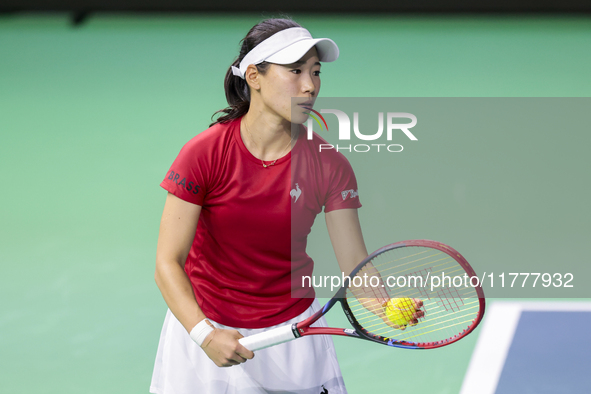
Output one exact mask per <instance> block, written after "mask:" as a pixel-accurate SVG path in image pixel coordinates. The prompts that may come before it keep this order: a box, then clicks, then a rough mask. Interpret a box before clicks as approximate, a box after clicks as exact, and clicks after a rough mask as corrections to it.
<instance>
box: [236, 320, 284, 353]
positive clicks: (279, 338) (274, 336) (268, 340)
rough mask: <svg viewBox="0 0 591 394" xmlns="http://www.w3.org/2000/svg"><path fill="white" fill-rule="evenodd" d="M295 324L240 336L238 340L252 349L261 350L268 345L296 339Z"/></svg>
mask: <svg viewBox="0 0 591 394" xmlns="http://www.w3.org/2000/svg"><path fill="white" fill-rule="evenodd" d="M294 326H295V324H294V325H293V326H292V325H286V326H281V327H277V328H274V329H272V330H269V331H265V332H261V333H258V334H255V335H251V336H248V337H244V338H240V339H239V340H238V342H240V344H241V345H242V346H244V347H245V348H247V349H248V350H250V351H253V352H254V351H255V350H261V349H264V348H266V347H270V346H275V345H279V344H280V343H283V342H289V341H292V340H294V339H296V336H295V334H294V332H293V328H294Z"/></svg>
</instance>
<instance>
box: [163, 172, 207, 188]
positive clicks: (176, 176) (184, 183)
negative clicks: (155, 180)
mask: <svg viewBox="0 0 591 394" xmlns="http://www.w3.org/2000/svg"><path fill="white" fill-rule="evenodd" d="M181 177H182V175H181V174H179V173H178V172H174V171H170V174H168V178H167V179H169V180H171V181H173V182H174V183H176V184H177V186H182V187H184V188H185V189H186V190H187V191H189V192H192V193H193V194H197V193H199V189H200V188H201V186H199V185H197V184H196V183H195V182H192V181H187V178H185V177H183V179H182V180H181V181H179V179H180V178H181Z"/></svg>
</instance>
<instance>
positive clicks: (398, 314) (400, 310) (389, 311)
mask: <svg viewBox="0 0 591 394" xmlns="http://www.w3.org/2000/svg"><path fill="white" fill-rule="evenodd" d="M385 309H386V316H387V317H388V319H389V320H390V321H391V322H392V323H394V324H396V325H397V326H405V325H407V324H408V322H409V321H410V320H412V318H413V317H412V315H413V314H414V313H415V307H414V302H413V300H412V299H410V298H407V297H403V298H391V299H390V300H389V301H388V302H387V303H386V307H385Z"/></svg>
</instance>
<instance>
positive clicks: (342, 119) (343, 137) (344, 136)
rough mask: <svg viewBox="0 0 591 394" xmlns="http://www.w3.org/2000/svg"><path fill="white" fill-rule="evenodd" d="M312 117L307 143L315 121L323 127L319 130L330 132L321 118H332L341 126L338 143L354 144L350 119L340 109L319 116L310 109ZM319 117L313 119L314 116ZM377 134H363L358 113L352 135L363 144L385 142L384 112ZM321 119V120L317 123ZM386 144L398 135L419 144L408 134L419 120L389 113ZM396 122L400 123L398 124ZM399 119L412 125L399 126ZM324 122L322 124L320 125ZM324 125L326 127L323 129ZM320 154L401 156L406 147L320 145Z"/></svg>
mask: <svg viewBox="0 0 591 394" xmlns="http://www.w3.org/2000/svg"><path fill="white" fill-rule="evenodd" d="M310 111H311V113H310V114H309V115H310V117H309V118H308V120H307V123H306V127H307V129H308V135H307V137H308V139H309V140H311V139H312V135H313V134H312V133H313V131H314V121H316V123H317V124H318V125H319V126H320V130H322V129H323V128H324V127H326V131H328V124H327V122H326V120H325V119H324V117H323V116H322V115H321V113H322V114H333V115H335V116H336V117H337V121H338V123H339V130H338V133H339V135H338V136H339V141H351V138H352V136H351V119H350V118H349V115H347V114H346V113H345V112H343V111H341V110H338V109H321V110H320V112H318V111H315V110H313V109H310ZM312 112H313V113H314V114H316V116H314V115H313V114H312ZM377 115H378V130H377V131H376V132H374V133H373V134H364V133H362V132H361V131H360V130H359V112H354V113H353V133H354V137H355V138H357V139H358V140H362V141H376V142H377V140H380V139H381V140H382V141H383V140H384V138H383V137H382V135H383V134H384V112H378V114H377ZM318 118H320V119H318ZM385 118H386V135H385V140H386V141H392V136H393V135H394V133H395V132H396V133H397V132H402V134H404V135H405V136H406V137H407V138H408V139H409V140H411V141H417V140H418V139H417V137H415V135H414V134H413V133H412V132H411V131H410V130H409V129H411V128H413V127H414V126H416V124H417V117H416V116H414V115H413V114H411V113H408V112H388V113H386V117H385ZM394 119H397V121H396V123H395V121H394ZM398 119H409V120H410V123H398V122H399V120H398ZM320 120H322V123H321V122H320ZM323 124H324V127H323ZM318 149H319V151H320V152H322V151H323V150H329V149H336V150H337V152H338V151H343V150H346V151H349V152H361V153H364V152H369V151H377V152H386V151H387V152H392V153H398V152H402V150H403V149H404V147H403V146H402V145H400V144H387V143H372V144H336V145H333V144H320V145H319V148H318Z"/></svg>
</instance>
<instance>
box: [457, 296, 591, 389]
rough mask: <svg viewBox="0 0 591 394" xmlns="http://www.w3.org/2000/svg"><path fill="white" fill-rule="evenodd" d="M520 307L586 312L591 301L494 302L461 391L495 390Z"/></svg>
mask: <svg viewBox="0 0 591 394" xmlns="http://www.w3.org/2000/svg"><path fill="white" fill-rule="evenodd" d="M523 311H549V312H550V311H560V312H564V311H567V312H575V311H581V312H588V311H591V302H565V301H562V302H546V301H545V302H494V303H492V304H491V306H490V308H489V309H488V310H487V311H486V315H485V318H484V322H483V326H482V329H481V331H480V335H479V337H478V342H477V343H476V347H475V348H474V352H473V353H472V359H471V360H470V364H469V366H468V371H467V372H466V376H465V377H464V382H463V384H462V390H461V391H460V394H494V392H495V391H496V389H497V384H498V382H499V377H500V376H501V372H502V371H503V365H504V364H505V359H506V358H507V352H508V351H509V348H510V346H511V342H512V341H513V335H514V334H515V328H516V327H517V323H518V322H519V318H520V317H521V312H523Z"/></svg>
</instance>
